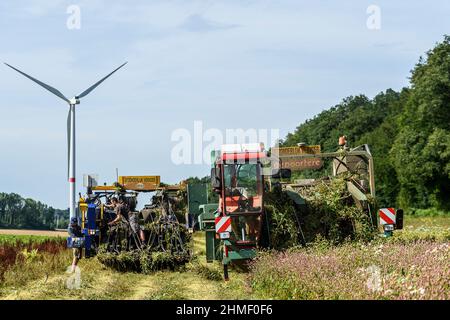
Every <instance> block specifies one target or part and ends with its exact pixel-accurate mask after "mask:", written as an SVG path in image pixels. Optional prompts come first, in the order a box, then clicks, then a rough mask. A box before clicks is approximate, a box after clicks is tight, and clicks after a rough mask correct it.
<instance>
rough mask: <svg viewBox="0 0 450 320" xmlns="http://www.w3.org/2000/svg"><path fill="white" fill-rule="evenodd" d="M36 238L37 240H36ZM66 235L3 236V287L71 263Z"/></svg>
mask: <svg viewBox="0 0 450 320" xmlns="http://www.w3.org/2000/svg"><path fill="white" fill-rule="evenodd" d="M34 240H35V241H34ZM69 253H70V252H69V250H66V241H65V239H63V238H43V237H38V238H36V239H33V238H31V237H29V238H27V239H26V240H24V239H18V238H16V237H14V236H13V237H9V236H8V237H4V236H3V237H2V239H1V242H0V287H5V286H20V285H23V284H25V283H26V282H27V281H30V280H33V279H36V278H38V277H41V276H45V275H48V274H50V273H52V272H54V271H56V270H61V268H63V267H66V266H67V265H68V264H70V256H69Z"/></svg>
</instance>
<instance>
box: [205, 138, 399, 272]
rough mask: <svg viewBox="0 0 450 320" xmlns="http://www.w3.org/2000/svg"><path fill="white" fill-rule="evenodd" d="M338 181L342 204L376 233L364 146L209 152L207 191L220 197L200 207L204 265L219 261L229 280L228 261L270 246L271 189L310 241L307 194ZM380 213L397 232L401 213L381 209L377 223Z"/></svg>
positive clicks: (370, 160) (350, 222)
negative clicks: (354, 210)
mask: <svg viewBox="0 0 450 320" xmlns="http://www.w3.org/2000/svg"><path fill="white" fill-rule="evenodd" d="M324 163H325V164H326V165H327V167H328V168H331V173H327V172H326V170H324ZM325 169H326V168H325ZM293 171H298V172H304V173H305V172H307V173H306V174H303V175H302V174H298V175H297V177H298V178H297V179H294V178H292V172H293ZM314 171H315V172H314ZM337 177H345V179H344V180H343V181H345V189H346V192H347V193H348V194H349V196H348V198H349V199H346V201H350V202H351V203H352V204H353V205H354V206H355V207H357V208H358V209H359V210H361V212H363V213H364V217H363V218H364V219H365V222H366V223H367V224H368V225H369V227H370V228H371V229H372V230H376V229H377V227H378V219H377V210H376V202H375V179H374V167H373V158H372V155H371V153H370V149H369V147H368V146H367V145H363V146H360V147H357V148H354V149H350V148H348V147H347V145H346V141H344V143H342V144H341V146H340V149H339V150H338V151H336V152H325V153H323V152H321V150H320V146H308V145H306V144H303V143H301V144H298V145H297V146H296V147H288V148H272V150H271V151H270V152H267V151H266V150H265V149H264V145H263V144H241V145H238V144H235V145H223V146H222V149H221V150H220V151H213V152H212V168H211V187H212V189H213V191H214V192H216V193H217V194H218V195H219V203H218V204H204V205H202V206H200V212H201V214H200V216H199V222H200V225H201V229H202V230H204V231H205V234H206V235H205V237H206V255H207V261H208V262H212V261H214V260H219V261H221V262H222V264H223V269H224V278H225V279H228V266H229V265H230V264H231V263H232V264H242V263H243V262H244V263H245V261H248V260H249V259H252V258H254V257H255V255H256V250H257V248H259V247H264V246H271V243H270V239H271V234H270V232H271V231H270V226H269V224H270V221H271V217H270V214H269V212H268V210H266V198H265V197H266V195H267V194H268V192H272V191H273V190H274V189H278V190H281V193H279V194H280V195H281V194H283V195H284V196H286V197H287V198H288V199H290V201H291V203H293V207H294V211H295V218H296V224H297V232H298V234H299V239H301V243H306V242H309V241H311V240H312V237H313V236H314V235H316V234H317V233H319V232H320V231H319V229H317V228H316V229H314V228H313V227H312V225H313V224H314V225H316V223H310V221H311V220H308V219H305V216H307V214H308V207H309V204H308V190H309V189H311V188H313V187H314V186H317V185H318V184H319V183H325V184H326V183H328V182H329V181H332V180H333V178H337ZM382 210H390V213H391V214H392V215H393V216H394V220H393V221H390V223H386V224H385V226H384V230H385V234H386V235H390V234H391V233H392V230H393V229H401V228H402V219H403V212H402V210H400V209H399V210H394V209H392V208H383V209H380V223H381V224H383V220H381V215H382V213H381V212H382ZM395 216H396V219H395ZM315 218H316V219H317V217H315ZM319 218H320V217H319ZM319 220H320V219H319ZM342 222H344V223H343V224H342V225H341V227H342V228H347V229H348V230H349V235H351V233H352V232H355V228H357V226H356V224H355V222H354V221H353V220H351V219H347V220H345V219H344V220H343V221H342ZM318 225H319V226H320V227H322V225H321V224H320V223H319V224H318ZM325 227H326V226H325ZM305 231H306V232H305ZM308 235H310V236H311V238H308Z"/></svg>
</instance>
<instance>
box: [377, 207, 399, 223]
mask: <svg viewBox="0 0 450 320" xmlns="http://www.w3.org/2000/svg"><path fill="white" fill-rule="evenodd" d="M379 214H380V224H381V225H384V224H395V209H394V208H383V209H380V211H379Z"/></svg>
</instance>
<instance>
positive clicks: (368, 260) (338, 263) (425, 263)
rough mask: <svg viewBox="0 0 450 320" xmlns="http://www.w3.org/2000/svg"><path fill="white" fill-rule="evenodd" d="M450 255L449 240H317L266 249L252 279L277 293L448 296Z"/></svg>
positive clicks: (260, 289)
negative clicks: (337, 242) (299, 246)
mask: <svg viewBox="0 0 450 320" xmlns="http://www.w3.org/2000/svg"><path fill="white" fill-rule="evenodd" d="M449 261H450V246H449V244H448V243H446V242H430V241H417V242H414V243H398V242H395V241H390V242H385V243H380V242H373V243H369V244H357V243H348V244H344V245H341V246H336V247H334V246H330V247H327V246H326V245H320V244H316V245H314V246H313V247H309V248H306V249H297V250H293V251H290V252H278V253H268V254H267V253H266V254H263V255H262V256H260V257H259V258H258V259H257V260H256V261H255V262H254V263H253V265H252V274H251V285H252V288H253V290H254V292H255V293H256V294H258V295H259V296H260V297H262V298H275V299H449V298H450V264H449Z"/></svg>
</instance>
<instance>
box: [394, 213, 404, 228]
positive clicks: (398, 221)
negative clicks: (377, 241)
mask: <svg viewBox="0 0 450 320" xmlns="http://www.w3.org/2000/svg"><path fill="white" fill-rule="evenodd" d="M395 229H396V230H401V229H403V209H397V211H396V213H395Z"/></svg>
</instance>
